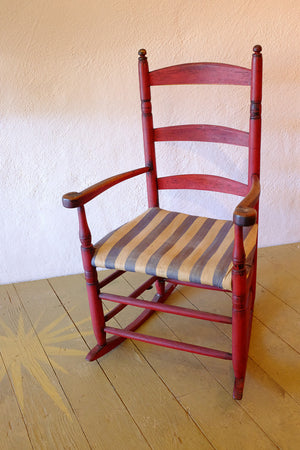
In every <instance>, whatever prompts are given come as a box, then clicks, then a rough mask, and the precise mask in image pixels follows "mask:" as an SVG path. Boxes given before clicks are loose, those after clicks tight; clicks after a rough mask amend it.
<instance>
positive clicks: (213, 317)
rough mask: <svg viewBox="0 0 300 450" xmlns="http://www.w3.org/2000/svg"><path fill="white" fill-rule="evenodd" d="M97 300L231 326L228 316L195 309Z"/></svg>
mask: <svg viewBox="0 0 300 450" xmlns="http://www.w3.org/2000/svg"><path fill="white" fill-rule="evenodd" d="M99 298H101V299H102V300H109V301H111V302H116V303H121V304H125V305H131V306H137V307H138V308H145V309H152V310H154V311H161V312H166V313H170V314H176V315H179V316H185V317H192V318H194V319H202V320H209V321H211V322H219V323H226V324H231V323H232V319H231V317H229V316H222V315H219V314H213V313H208V312H204V311H198V310H195V309H188V308H183V307H181V306H173V305H165V304H163V303H152V302H149V301H146V300H140V299H136V298H132V297H123V296H121V295H114V294H105V293H103V294H100V295H99Z"/></svg>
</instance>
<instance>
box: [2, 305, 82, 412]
mask: <svg viewBox="0 0 300 450" xmlns="http://www.w3.org/2000/svg"><path fill="white" fill-rule="evenodd" d="M66 316H67V314H66V313H64V314H62V315H61V316H59V317H58V318H57V319H56V320H54V321H53V322H51V323H49V324H48V325H47V326H45V327H44V328H42V329H41V330H39V331H38V332H36V330H37V327H38V323H39V321H40V319H41V317H40V318H39V319H38V320H37V322H36V323H35V324H34V326H33V327H31V326H30V327H28V326H27V328H28V329H27V330H26V329H25V328H26V327H25V325H24V318H23V316H22V314H20V315H19V318H18V325H17V327H15V329H16V331H13V330H12V329H11V328H10V327H9V326H8V325H7V324H5V322H4V321H3V320H1V319H0V333H1V334H0V351H1V353H2V357H3V361H4V364H5V365H3V364H1V365H0V383H1V381H2V380H3V378H4V377H5V375H6V373H7V372H8V374H9V377H10V380H11V383H12V385H13V389H14V392H15V395H16V397H17V400H18V403H19V406H20V408H21V410H22V411H23V410H24V387H23V374H22V372H23V370H24V369H25V370H26V371H27V372H29V373H30V375H31V376H32V377H33V378H34V379H35V380H36V381H37V382H38V384H39V385H40V386H41V388H42V389H43V390H44V392H45V393H46V394H47V395H48V396H49V397H50V398H51V399H52V400H53V402H54V403H55V404H56V406H58V408H59V409H60V410H61V411H63V412H64V413H65V414H66V415H67V416H68V417H70V414H69V408H68V407H67V406H66V400H65V398H64V395H63V392H62V390H61V388H60V386H59V383H58V382H57V380H56V377H54V381H55V382H53V381H52V380H53V371H51V372H52V373H51V374H50V372H49V362H50V364H51V366H52V368H53V369H54V371H60V372H63V373H65V374H67V373H68V372H67V370H66V369H65V368H64V367H62V366H61V365H60V364H58V363H57V362H56V361H55V360H54V358H53V357H55V356H56V355H62V354H63V355H64V357H65V356H66V357H67V356H82V355H85V353H86V352H84V351H83V350H78V349H74V348H66V346H65V342H66V341H70V340H72V339H76V338H78V334H77V333H74V332H72V331H73V330H74V324H70V325H68V326H65V327H59V325H60V324H61V322H62V321H63V320H64V319H65V318H66ZM87 321H89V318H87V319H83V320H82V321H80V323H81V324H82V323H84V322H87ZM90 333H91V332H87V333H84V335H87V334H90ZM40 343H41V344H42V346H41V345H40ZM59 344H61V345H59ZM6 371H7V372H6ZM49 375H50V376H49ZM51 375H52V376H51ZM51 378H52V380H51Z"/></svg>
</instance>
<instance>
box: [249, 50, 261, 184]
mask: <svg viewBox="0 0 300 450" xmlns="http://www.w3.org/2000/svg"><path fill="white" fill-rule="evenodd" d="M261 50H262V48H261V46H260V45H255V47H254V48H253V51H254V53H253V55H252V65H251V93H250V100H251V106H250V123H249V185H250V183H251V177H252V175H253V174H256V175H258V177H259V176H260V145H261V100H262V55H261Z"/></svg>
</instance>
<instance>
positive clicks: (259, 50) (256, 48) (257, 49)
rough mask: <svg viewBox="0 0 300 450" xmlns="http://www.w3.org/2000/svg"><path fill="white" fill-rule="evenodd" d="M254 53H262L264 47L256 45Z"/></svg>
mask: <svg viewBox="0 0 300 450" xmlns="http://www.w3.org/2000/svg"><path fill="white" fill-rule="evenodd" d="M253 51H254V53H256V54H258V53H260V52H261V51H262V46H261V45H254V47H253Z"/></svg>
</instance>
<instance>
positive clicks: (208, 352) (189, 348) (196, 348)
mask: <svg viewBox="0 0 300 450" xmlns="http://www.w3.org/2000/svg"><path fill="white" fill-rule="evenodd" d="M105 332H106V333H109V334H113V335H115V336H122V337H125V338H127V339H135V340H137V341H142V342H148V343H149V344H155V345H159V346H161V347H167V348H173V349H175V350H181V351H184V352H189V353H197V354H198V355H205V356H212V357H213V358H220V359H232V358H231V353H227V352H222V351H220V350H215V349H212V348H207V347H201V346H200V345H193V344H187V343H185V342H179V341H173V340H170V339H165V338H159V337H155V336H149V335H147V334H141V333H135V332H132V331H126V330H120V329H119V328H113V327H105Z"/></svg>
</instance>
